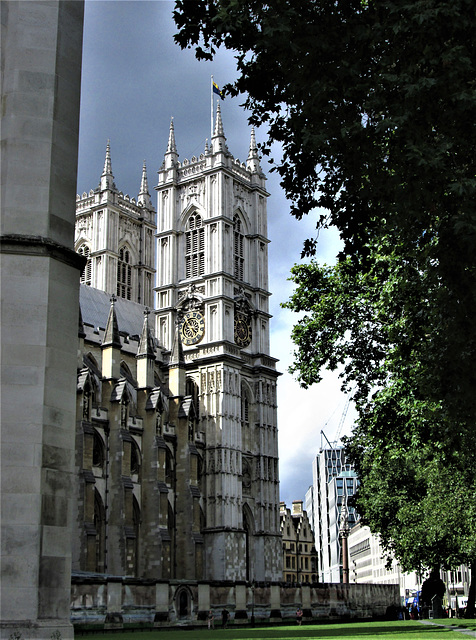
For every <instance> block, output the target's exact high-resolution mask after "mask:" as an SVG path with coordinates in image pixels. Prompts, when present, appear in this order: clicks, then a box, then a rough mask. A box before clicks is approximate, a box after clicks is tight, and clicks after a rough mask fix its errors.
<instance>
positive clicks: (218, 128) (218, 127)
mask: <svg viewBox="0 0 476 640" xmlns="http://www.w3.org/2000/svg"><path fill="white" fill-rule="evenodd" d="M213 136H214V137H215V136H220V137H223V138H224V137H225V132H224V131H223V121H222V119H221V109H220V103H219V102H217V117H216V120H215V131H214V132H213Z"/></svg>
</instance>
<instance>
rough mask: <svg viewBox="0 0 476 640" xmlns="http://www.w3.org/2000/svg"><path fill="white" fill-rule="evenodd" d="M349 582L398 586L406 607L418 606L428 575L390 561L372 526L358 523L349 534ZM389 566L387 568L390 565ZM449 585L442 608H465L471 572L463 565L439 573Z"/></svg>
mask: <svg viewBox="0 0 476 640" xmlns="http://www.w3.org/2000/svg"><path fill="white" fill-rule="evenodd" d="M348 541H349V567H350V575H349V578H350V582H351V583H354V584H398V585H399V587H400V597H401V601H402V604H403V605H404V606H411V605H413V604H417V605H419V594H420V592H421V585H422V583H423V581H424V580H425V577H426V575H425V574H424V575H420V574H418V573H417V572H416V571H412V572H408V573H406V572H404V571H402V570H401V568H400V565H399V563H398V562H397V560H395V559H392V560H391V563H390V564H389V563H388V562H387V556H386V555H385V552H384V549H383V548H382V545H381V544H380V539H379V536H377V535H374V534H373V533H371V531H370V529H369V527H367V526H363V525H361V523H360V522H359V523H357V524H356V525H355V526H354V527H353V528H352V529H351V531H350V533H349V539H348ZM387 565H388V566H387ZM440 577H441V579H442V580H443V582H444V583H445V585H446V593H445V596H444V597H443V606H445V607H448V608H450V609H453V610H454V609H455V608H456V601H457V603H458V608H459V609H462V608H464V607H466V603H467V601H468V592H469V585H470V580H471V575H470V570H469V568H468V567H467V566H466V565H460V566H459V567H456V568H455V569H454V570H451V571H444V570H441V571H440Z"/></svg>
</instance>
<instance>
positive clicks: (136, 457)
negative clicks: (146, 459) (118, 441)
mask: <svg viewBox="0 0 476 640" xmlns="http://www.w3.org/2000/svg"><path fill="white" fill-rule="evenodd" d="M140 469H141V455H140V451H139V447H138V446H137V445H136V443H135V442H132V443H131V477H132V480H133V481H135V482H140Z"/></svg>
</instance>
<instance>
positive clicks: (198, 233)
mask: <svg viewBox="0 0 476 640" xmlns="http://www.w3.org/2000/svg"><path fill="white" fill-rule="evenodd" d="M204 273H205V229H204V228H203V226H202V218H201V216H200V215H199V214H198V213H195V214H193V215H191V216H190V218H189V220H188V225H187V230H186V231H185V277H186V278H195V277H197V276H202V275H203V274H204Z"/></svg>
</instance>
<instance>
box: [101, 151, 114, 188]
mask: <svg viewBox="0 0 476 640" xmlns="http://www.w3.org/2000/svg"><path fill="white" fill-rule="evenodd" d="M100 187H101V191H106V189H114V190H116V185H115V183H114V176H113V175H112V165H111V145H110V142H109V140H108V141H107V145H106V159H105V160H104V169H103V172H102V175H101V182H100Z"/></svg>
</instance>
